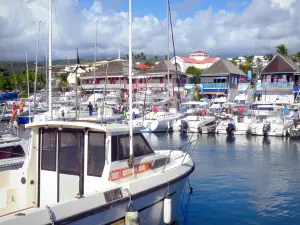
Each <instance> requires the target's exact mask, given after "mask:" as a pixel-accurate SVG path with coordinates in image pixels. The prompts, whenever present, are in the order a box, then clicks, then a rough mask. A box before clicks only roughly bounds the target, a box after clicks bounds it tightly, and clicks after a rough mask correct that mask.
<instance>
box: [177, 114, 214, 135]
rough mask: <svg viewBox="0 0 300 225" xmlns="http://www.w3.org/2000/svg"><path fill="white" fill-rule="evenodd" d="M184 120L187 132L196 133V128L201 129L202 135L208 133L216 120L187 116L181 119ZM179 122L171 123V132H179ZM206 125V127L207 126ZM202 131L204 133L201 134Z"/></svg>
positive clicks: (207, 117)
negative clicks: (186, 124)
mask: <svg viewBox="0 0 300 225" xmlns="http://www.w3.org/2000/svg"><path fill="white" fill-rule="evenodd" d="M183 120H186V121H187V123H188V126H189V128H188V132H193V133H197V132H198V127H201V128H202V133H205V132H206V133H209V132H210V129H209V127H211V126H212V125H208V124H212V123H213V122H214V121H216V118H215V117H214V116H187V118H185V119H183ZM180 125H181V120H177V121H175V122H174V123H173V131H180ZM207 125H208V126H207ZM203 131H204V132H203Z"/></svg>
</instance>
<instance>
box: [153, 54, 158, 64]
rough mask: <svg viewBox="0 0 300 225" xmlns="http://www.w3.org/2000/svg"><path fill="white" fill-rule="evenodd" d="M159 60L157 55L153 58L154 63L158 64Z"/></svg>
mask: <svg viewBox="0 0 300 225" xmlns="http://www.w3.org/2000/svg"><path fill="white" fill-rule="evenodd" d="M157 59H158V57H157V55H155V56H154V57H153V61H154V62H155V63H156V62H157Z"/></svg>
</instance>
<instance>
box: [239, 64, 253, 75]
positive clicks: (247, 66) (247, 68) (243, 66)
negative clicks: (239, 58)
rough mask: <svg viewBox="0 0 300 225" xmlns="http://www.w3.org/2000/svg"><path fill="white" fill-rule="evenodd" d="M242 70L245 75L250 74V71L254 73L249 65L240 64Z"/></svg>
mask: <svg viewBox="0 0 300 225" xmlns="http://www.w3.org/2000/svg"><path fill="white" fill-rule="evenodd" d="M239 68H240V70H242V71H243V72H244V73H245V74H247V73H248V70H251V71H252V66H251V64H249V63H245V64H240V65H239Z"/></svg>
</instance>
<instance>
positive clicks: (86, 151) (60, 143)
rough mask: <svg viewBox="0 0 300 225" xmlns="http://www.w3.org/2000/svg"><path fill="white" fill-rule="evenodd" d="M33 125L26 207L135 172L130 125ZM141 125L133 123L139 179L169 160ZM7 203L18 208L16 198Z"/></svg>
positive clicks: (71, 195) (68, 196)
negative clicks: (149, 138) (15, 202)
mask: <svg viewBox="0 0 300 225" xmlns="http://www.w3.org/2000/svg"><path fill="white" fill-rule="evenodd" d="M27 128H31V130H32V146H31V152H30V154H29V156H28V157H27V158H26V161H25V163H24V165H25V166H23V168H22V169H21V170H22V174H24V175H23V177H22V178H21V183H22V184H23V186H21V187H22V188H23V191H24V192H25V193H27V194H23V195H24V198H23V201H21V200H20V202H19V204H21V205H23V207H21V208H26V207H28V206H38V207H39V206H45V205H49V204H54V203H58V202H61V201H65V200H68V199H74V197H76V196H78V197H79V198H80V196H83V195H85V194H87V193H92V192H95V191H99V189H101V188H103V187H111V186H114V184H116V183H120V182H121V183H122V182H124V180H126V179H128V178H129V177H130V176H132V174H133V173H132V172H133V171H132V169H130V168H129V164H128V159H129V153H130V150H129V149H130V147H129V142H130V141H129V127H128V126H126V125H122V124H107V125H100V124H97V123H95V122H87V121H74V122H66V121H51V122H43V123H31V124H28V125H27ZM141 129H143V128H138V127H134V128H133V132H134V135H133V151H134V157H135V158H134V159H135V161H134V162H135V168H134V169H135V177H136V178H137V177H139V176H144V175H145V174H148V173H151V174H152V173H153V171H155V169H156V168H158V167H161V168H162V166H164V165H165V162H166V161H167V158H166V156H164V155H161V154H155V153H154V151H153V149H152V147H151V146H150V145H149V143H148V142H147V140H146V139H145V138H144V136H143V134H142V133H140V130H141ZM159 159H160V160H159ZM161 160H162V161H161ZM150 167H151V170H150ZM161 168H160V169H161ZM1 176H3V175H2V174H0V179H1ZM22 184H18V185H22ZM5 188H8V187H2V190H5ZM10 188H12V189H14V190H15V189H16V187H10ZM22 188H21V189H22ZM18 190H20V189H18ZM24 192H23V193H24ZM15 194H16V193H15ZM16 195H17V194H16ZM26 196H27V199H26ZM16 198H17V196H16ZM0 203H1V202H0ZM3 204H4V203H3ZM5 205H7V210H8V209H9V211H12V209H13V208H14V207H15V206H14V203H13V202H8V203H5ZM4 208H5V207H4ZM3 210H4V209H0V215H1V214H2V215H3V214H5V210H4V211H3Z"/></svg>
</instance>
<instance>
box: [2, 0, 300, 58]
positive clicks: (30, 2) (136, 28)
mask: <svg viewBox="0 0 300 225" xmlns="http://www.w3.org/2000/svg"><path fill="white" fill-rule="evenodd" d="M114 2H116V3H118V4H119V3H120V2H121V1H114ZM190 2H195V1H193V0H190ZM282 2H283V1H281V0H252V2H249V4H248V5H247V6H246V8H245V10H244V11H243V12H231V11H226V10H225V9H222V10H219V11H214V10H213V9H212V7H209V8H207V9H206V10H200V11H197V12H196V13H194V14H191V16H190V17H187V18H180V17H179V16H178V14H177V13H176V12H172V16H173V25H174V28H173V30H174V38H175V46H176V52H177V53H178V54H188V53H189V52H190V51H193V50H195V49H203V50H205V51H208V52H210V53H211V54H213V55H221V56H222V55H223V56H228V55H237V54H241V55H246V54H264V53H268V52H274V49H275V46H276V45H279V44H282V43H283V44H285V45H287V47H288V48H289V50H290V52H296V51H299V49H297V48H298V47H299V46H300V45H299V44H300V40H299V38H298V37H299V35H300V23H299V21H300V14H297V13H293V12H297V11H299V10H300V1H293V0H286V1H284V2H285V4H282ZM19 3H20V1H19V0H7V1H4V2H0V29H1V30H2V32H3V34H1V31H0V59H1V60H10V59H18V60H23V59H24V58H25V50H26V49H28V53H29V56H30V58H31V59H34V55H35V51H36V39H37V30H38V27H37V26H38V21H39V20H41V21H42V22H41V43H40V58H41V59H42V58H43V56H44V55H45V54H46V49H47V35H48V4H47V1H41V0H27V1H25V0H23V3H22V5H23V7H22V6H21V5H20V4H19ZM102 3H103V2H102V1H101V2H100V1H95V2H94V4H93V6H92V7H91V8H89V9H80V8H79V7H78V1H77V0H64V1H58V0H56V1H55V8H56V13H57V17H58V21H59V26H60V30H61V34H62V38H63V44H62V43H61V41H60V35H59V32H58V29H57V24H56V18H55V13H54V11H53V57H54V58H64V52H67V55H68V57H70V58H73V57H75V54H76V48H77V47H78V48H79V53H80V55H81V57H88V56H90V57H92V55H93V46H94V40H95V30H96V21H99V25H98V47H99V48H98V55H99V56H100V55H102V56H105V55H106V56H111V55H115V56H116V55H117V53H118V49H119V48H120V49H121V53H122V54H123V55H125V54H127V52H128V13H127V12H116V11H112V8H111V6H110V7H109V8H106V7H105V4H102ZM23 8H24V10H25V11H24V10H23ZM153 10H154V11H155V9H153ZM173 10H175V9H174V7H173ZM179 10H180V9H177V12H179ZM133 15H134V13H133ZM27 18H28V19H27ZM132 35H133V37H132V43H133V51H134V52H144V53H148V54H159V55H164V54H166V50H167V46H166V21H165V20H164V21H162V20H159V19H157V18H156V17H155V16H153V15H151V14H149V15H144V16H143V17H134V18H133V32H132ZM170 46H172V45H171V43H170ZM171 49H172V48H171Z"/></svg>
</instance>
